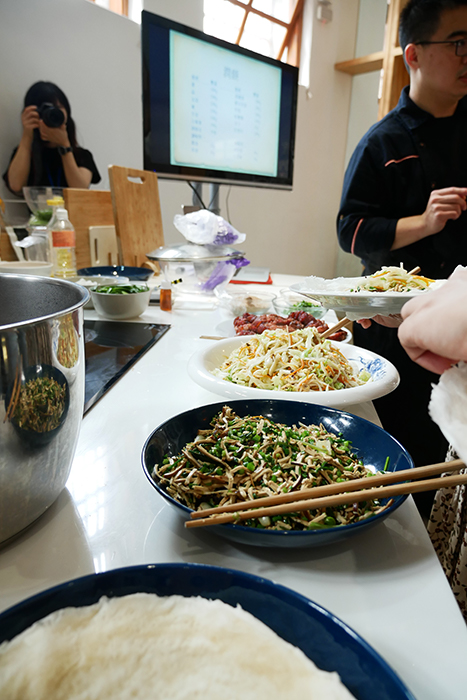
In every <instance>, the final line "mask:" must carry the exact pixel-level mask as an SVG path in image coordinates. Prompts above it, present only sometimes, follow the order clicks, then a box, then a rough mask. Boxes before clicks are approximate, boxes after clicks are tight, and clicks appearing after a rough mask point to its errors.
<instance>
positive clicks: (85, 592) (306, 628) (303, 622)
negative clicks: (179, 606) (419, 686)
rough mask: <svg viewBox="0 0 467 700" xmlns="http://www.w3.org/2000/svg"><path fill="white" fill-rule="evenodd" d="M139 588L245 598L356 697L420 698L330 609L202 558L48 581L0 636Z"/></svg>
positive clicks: (240, 601) (232, 600) (231, 600)
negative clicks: (70, 608)
mask: <svg viewBox="0 0 467 700" xmlns="http://www.w3.org/2000/svg"><path fill="white" fill-rule="evenodd" d="M137 592H144V593H156V594H157V595H160V596H167V595H182V596H185V597H190V596H201V597H203V598H208V599H211V600H222V601H223V602H224V603H228V604H229V605H232V606H236V605H240V606H241V607H242V608H243V609H244V610H247V611H248V612H249V613H251V614H252V615H254V616H255V617H257V618H258V619H259V620H261V621H262V622H264V623H265V624H266V625H268V627H270V628H271V629H272V630H274V632H276V633H277V634H278V635H279V636H280V637H282V638H283V639H285V640H286V641H287V642H290V643H291V644H294V645H295V646H297V647H298V648H300V649H301V650H302V651H303V652H304V653H305V654H306V655H307V656H308V658H310V659H311V660H312V661H313V662H314V663H315V664H316V665H317V666H318V667H319V668H321V669H323V670H325V671H337V673H338V674H339V675H340V677H341V679H342V681H343V683H344V684H345V685H346V686H347V688H348V689H349V690H350V692H351V693H353V695H354V696H355V698H356V700H376V699H377V700H414V697H413V695H412V694H411V693H410V691H409V690H408V689H407V688H406V687H405V685H404V684H403V683H402V681H401V680H400V678H398V676H397V675H396V674H395V673H394V671H393V670H392V669H391V668H390V667H389V666H388V665H387V663H386V662H385V661H384V660H383V659H382V658H381V657H380V656H379V655H378V654H377V653H376V652H375V651H374V649H372V648H371V647H370V646H369V645H368V644H367V643H366V642H365V641H364V640H363V639H362V638H361V637H359V635H358V634H356V633H355V632H354V631H353V630H352V629H351V628H350V627H348V626H347V625H346V624H345V623H344V622H342V621H341V620H340V619H339V618H337V617H335V616H334V615H333V614H332V613H330V612H329V611H327V610H325V609H324V608H322V607H320V606H319V605H317V604H316V603H313V602H312V601H310V600H308V599H307V598H305V597H304V596H301V595H299V594H298V593H295V592H294V591H292V590H290V589H289V588H285V587H284V586H279V585H277V584H275V583H272V582H271V581H268V580H267V579H263V578H259V577H258V576H252V575H251V574H245V573H242V572H240V571H233V570H230V569H223V568H220V567H214V566H204V565H201V564H153V565H149V566H132V567H128V568H124V569H114V570H113V571H107V572H105V573H101V574H91V575H90V576H84V577H82V578H78V579H75V580H73V581H69V582H66V583H63V584H61V585H60V586H56V587H54V588H50V589H49V590H47V591H44V592H43V593H39V594H38V595H35V596H33V597H32V598H28V599H27V600H25V601H23V602H22V603H19V604H18V605H15V606H14V607H12V608H10V609H9V610H7V611H5V612H4V613H2V614H1V615H0V642H3V641H6V640H9V639H12V638H13V637H15V636H16V635H17V634H19V633H20V632H22V631H23V630H25V629H27V628H28V627H29V626H30V625H32V624H33V623H34V622H36V621H37V620H40V619H41V618H43V617H45V616H46V615H48V614H50V613H52V612H54V611H55V610H59V609H61V608H65V607H68V606H74V607H82V606H84V605H92V604H93V603H96V602H97V601H98V600H99V599H100V598H101V596H108V597H115V596H124V595H129V594H131V593H137ZM135 643H136V644H137V640H135ZM156 662H157V660H156ZM150 696H151V692H150V689H148V697H150Z"/></svg>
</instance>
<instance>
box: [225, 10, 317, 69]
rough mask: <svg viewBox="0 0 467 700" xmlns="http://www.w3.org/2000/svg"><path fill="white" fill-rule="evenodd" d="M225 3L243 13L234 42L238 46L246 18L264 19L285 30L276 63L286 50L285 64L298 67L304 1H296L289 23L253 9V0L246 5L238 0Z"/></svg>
mask: <svg viewBox="0 0 467 700" xmlns="http://www.w3.org/2000/svg"><path fill="white" fill-rule="evenodd" d="M227 2H230V4H231V5H235V6H236V7H240V8H241V9H242V10H243V11H244V13H245V14H244V16H243V20H242V23H241V25H240V29H239V32H238V36H237V39H236V41H235V43H236V44H240V41H241V40H242V36H243V33H244V30H245V25H246V22H247V19H248V16H249V15H250V14H252V15H257V16H258V17H262V18H263V19H266V20H268V21H269V22H272V23H273V24H278V25H279V26H281V27H284V28H285V29H286V33H285V37H284V40H283V42H282V45H281V48H280V50H279V53H278V54H277V56H276V59H277V60H278V61H281V60H282V57H283V55H284V52H285V50H286V49H288V56H287V63H289V64H290V65H292V66H298V65H299V63H300V46H301V37H302V21H303V6H304V2H305V0H296V2H295V7H294V10H293V13H292V17H291V19H290V22H284V21H283V20H281V19H278V18H277V17H274V16H273V15H269V14H267V13H266V12H262V11H261V10H257V9H256V8H255V7H253V0H248V2H247V3H245V2H240V0H227Z"/></svg>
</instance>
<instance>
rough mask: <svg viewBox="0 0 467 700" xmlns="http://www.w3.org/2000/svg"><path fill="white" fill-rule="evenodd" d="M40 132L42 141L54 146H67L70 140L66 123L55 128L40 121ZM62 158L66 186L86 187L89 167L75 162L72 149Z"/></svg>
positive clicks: (90, 173) (89, 171) (89, 179)
mask: <svg viewBox="0 0 467 700" xmlns="http://www.w3.org/2000/svg"><path fill="white" fill-rule="evenodd" d="M39 128H40V134H41V138H42V140H43V141H45V142H48V143H50V144H53V146H54V147H57V148H58V147H59V146H60V147H62V148H69V147H70V141H69V138H68V133H67V130H66V125H65V124H62V125H61V126H59V127H57V128H51V127H48V126H46V125H45V124H44V122H43V121H41V122H40V127H39ZM60 157H61V159H62V165H63V172H64V174H65V178H66V181H67V183H68V187H76V188H82V189H88V187H89V185H90V184H91V179H92V172H91V170H89V168H86V167H82V166H80V165H78V163H77V162H76V158H75V155H74V153H73V151H69V152H68V153H65V154H64V155H61V156H60Z"/></svg>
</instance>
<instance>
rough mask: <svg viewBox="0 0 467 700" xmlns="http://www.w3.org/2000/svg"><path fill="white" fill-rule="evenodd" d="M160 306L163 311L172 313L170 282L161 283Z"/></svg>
mask: <svg viewBox="0 0 467 700" xmlns="http://www.w3.org/2000/svg"><path fill="white" fill-rule="evenodd" d="M159 306H160V308H161V311H172V285H171V283H170V282H169V281H168V280H163V281H162V282H161V289H160V301H159Z"/></svg>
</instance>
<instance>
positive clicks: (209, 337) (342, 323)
mask: <svg viewBox="0 0 467 700" xmlns="http://www.w3.org/2000/svg"><path fill="white" fill-rule="evenodd" d="M351 323H352V321H351V320H350V319H349V318H343V319H342V320H341V321H339V323H336V324H335V325H334V326H332V327H331V328H328V330H327V331H324V333H321V338H322V339H323V340H324V339H325V338H329V336H330V335H332V334H333V333H337V331H340V329H341V328H343V327H344V326H350V325H351ZM199 337H200V339H202V340H225V338H226V336H222V335H200V336H199ZM245 337H248V336H245Z"/></svg>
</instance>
